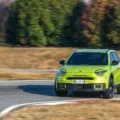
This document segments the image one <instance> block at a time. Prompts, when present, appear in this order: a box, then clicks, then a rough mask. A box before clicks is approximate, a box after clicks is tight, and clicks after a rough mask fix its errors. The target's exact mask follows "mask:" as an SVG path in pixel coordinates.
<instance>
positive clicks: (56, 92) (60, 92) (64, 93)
mask: <svg viewBox="0 0 120 120" xmlns="http://www.w3.org/2000/svg"><path fill="white" fill-rule="evenodd" d="M54 89H55V94H56V96H67V94H68V91H63V90H62V91H60V90H57V89H56V81H55V84H54Z"/></svg>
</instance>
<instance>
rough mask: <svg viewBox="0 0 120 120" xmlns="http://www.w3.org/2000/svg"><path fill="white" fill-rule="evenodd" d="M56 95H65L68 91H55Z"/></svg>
mask: <svg viewBox="0 0 120 120" xmlns="http://www.w3.org/2000/svg"><path fill="white" fill-rule="evenodd" d="M55 93H56V96H67V94H68V92H67V91H57V90H56V91H55Z"/></svg>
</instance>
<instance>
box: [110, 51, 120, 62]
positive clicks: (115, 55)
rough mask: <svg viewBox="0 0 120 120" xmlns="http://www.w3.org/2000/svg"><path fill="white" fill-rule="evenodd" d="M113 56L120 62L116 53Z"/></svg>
mask: <svg viewBox="0 0 120 120" xmlns="http://www.w3.org/2000/svg"><path fill="white" fill-rule="evenodd" d="M112 54H113V57H114V60H116V61H120V59H119V57H118V55H117V54H116V53H114V52H113V53H112Z"/></svg>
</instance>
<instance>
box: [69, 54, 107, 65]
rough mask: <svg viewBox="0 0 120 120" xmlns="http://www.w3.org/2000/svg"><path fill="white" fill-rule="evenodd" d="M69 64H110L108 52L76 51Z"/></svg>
mask: <svg viewBox="0 0 120 120" xmlns="http://www.w3.org/2000/svg"><path fill="white" fill-rule="evenodd" d="M67 65H108V56H107V53H98V52H96V53H93V52H91V53H90V52H87V53H86V52H75V53H73V54H72V56H71V57H70V58H69V60H68V62H67Z"/></svg>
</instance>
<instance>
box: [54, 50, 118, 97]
mask: <svg viewBox="0 0 120 120" xmlns="http://www.w3.org/2000/svg"><path fill="white" fill-rule="evenodd" d="M59 63H60V64H61V65H63V66H62V67H61V68H60V69H59V70H58V71H57V73H56V78H55V92H56V95H57V96H66V95H67V94H68V91H79V92H98V93H101V94H102V96H103V98H113V97H114V94H115V93H114V92H115V89H116V90H117V92H118V93H120V89H119V84H120V59H119V57H118V54H117V52H116V51H115V50H109V49H82V50H77V51H75V52H73V53H72V54H71V55H70V57H69V58H68V60H66V61H65V60H61V61H59Z"/></svg>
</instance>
